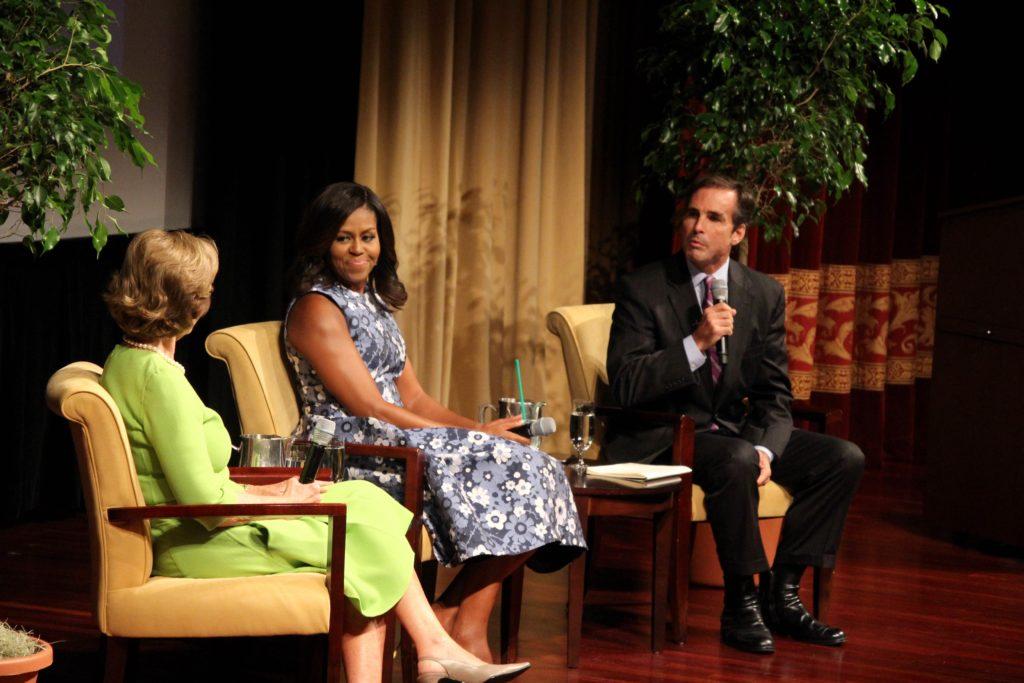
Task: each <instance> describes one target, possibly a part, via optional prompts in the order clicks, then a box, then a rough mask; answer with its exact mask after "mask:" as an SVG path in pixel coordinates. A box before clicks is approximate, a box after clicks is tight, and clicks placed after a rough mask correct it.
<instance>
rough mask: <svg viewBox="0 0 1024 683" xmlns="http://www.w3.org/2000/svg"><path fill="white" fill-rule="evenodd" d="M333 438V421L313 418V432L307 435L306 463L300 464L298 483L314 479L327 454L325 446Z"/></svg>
mask: <svg viewBox="0 0 1024 683" xmlns="http://www.w3.org/2000/svg"><path fill="white" fill-rule="evenodd" d="M333 438H334V422H332V421H331V420H328V419H327V418H326V417H317V418H316V419H314V420H313V433H312V434H310V435H309V442H310V443H309V450H308V451H307V452H306V463H305V464H304V465H303V466H302V474H300V475H299V483H300V484H310V483H312V482H313V480H314V479H316V473H317V472H318V471H319V470H320V465H321V463H323V461H324V456H325V455H327V450H326V448H327V446H330V445H331V439H333Z"/></svg>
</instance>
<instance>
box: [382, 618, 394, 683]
mask: <svg viewBox="0 0 1024 683" xmlns="http://www.w3.org/2000/svg"><path fill="white" fill-rule="evenodd" d="M384 624H385V626H384V661H383V662H382V663H381V674H380V680H381V681H382V683H391V673H392V671H393V670H394V662H395V632H396V631H397V630H398V629H397V628H396V625H395V611H394V610H390V611H389V612H388V613H387V615H385V617H384Z"/></svg>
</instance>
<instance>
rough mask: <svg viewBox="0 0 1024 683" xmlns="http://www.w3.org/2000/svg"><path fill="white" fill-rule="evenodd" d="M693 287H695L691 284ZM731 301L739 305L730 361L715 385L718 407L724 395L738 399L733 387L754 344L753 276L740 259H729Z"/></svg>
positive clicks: (736, 305)
mask: <svg viewBox="0 0 1024 683" xmlns="http://www.w3.org/2000/svg"><path fill="white" fill-rule="evenodd" d="M691 289H692V287H691ZM729 305H730V306H732V307H733V308H735V309H736V318H735V319H734V321H733V330H732V335H731V336H730V337H729V341H728V344H729V362H728V363H727V364H726V365H725V367H724V368H723V369H722V376H721V377H720V378H719V380H718V385H717V386H716V387H715V407H716V408H718V406H719V405H720V404H721V403H722V401H723V399H729V400H734V399H735V396H732V395H731V394H732V392H733V388H734V387H735V386H737V385H738V383H739V379H740V365H741V362H742V360H743V355H744V354H745V353H746V351H747V346H748V345H749V344H750V330H751V325H752V323H753V311H752V310H751V308H750V280H749V278H748V277H747V274H746V271H745V270H744V267H743V266H742V265H741V264H739V263H737V262H736V261H732V260H730V261H729Z"/></svg>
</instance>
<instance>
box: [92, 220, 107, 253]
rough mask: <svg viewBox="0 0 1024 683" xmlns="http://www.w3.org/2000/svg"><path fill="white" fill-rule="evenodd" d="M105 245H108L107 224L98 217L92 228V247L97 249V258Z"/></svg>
mask: <svg viewBox="0 0 1024 683" xmlns="http://www.w3.org/2000/svg"><path fill="white" fill-rule="evenodd" d="M105 246H107V226H105V225H103V221H101V220H100V219H99V218H97V219H96V222H95V223H94V224H93V228H92V248H93V249H95V250H96V258H99V256H100V252H101V251H103V247H105Z"/></svg>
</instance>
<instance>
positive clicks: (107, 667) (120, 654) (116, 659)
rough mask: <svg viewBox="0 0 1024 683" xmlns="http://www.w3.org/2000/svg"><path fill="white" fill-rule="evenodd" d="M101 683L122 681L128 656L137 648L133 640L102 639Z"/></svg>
mask: <svg viewBox="0 0 1024 683" xmlns="http://www.w3.org/2000/svg"><path fill="white" fill-rule="evenodd" d="M103 641H104V643H103V649H104V656H103V683H121V682H122V681H123V680H124V674H125V670H126V669H127V665H128V658H129V656H130V655H131V654H132V653H133V652H134V651H135V650H137V648H138V642H137V641H136V640H135V639H133V638H117V637H114V636H104V638H103Z"/></svg>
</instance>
